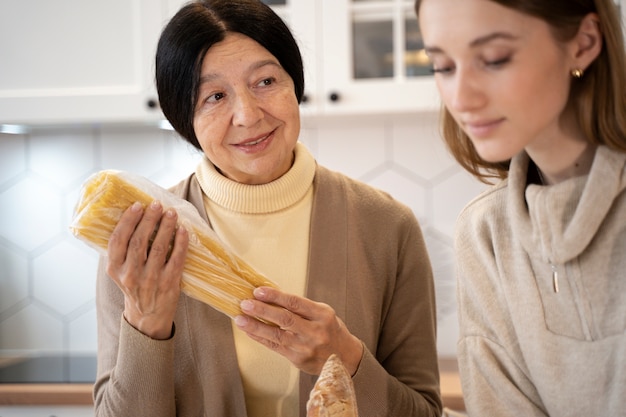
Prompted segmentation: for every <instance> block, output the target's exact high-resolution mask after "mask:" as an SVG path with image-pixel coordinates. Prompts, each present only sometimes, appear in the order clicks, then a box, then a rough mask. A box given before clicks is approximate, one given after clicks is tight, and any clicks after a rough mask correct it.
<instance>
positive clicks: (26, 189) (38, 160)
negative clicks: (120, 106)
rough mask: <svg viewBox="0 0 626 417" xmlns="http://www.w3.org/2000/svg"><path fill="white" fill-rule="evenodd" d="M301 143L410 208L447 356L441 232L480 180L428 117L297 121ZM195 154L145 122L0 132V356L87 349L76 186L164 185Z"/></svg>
mask: <svg viewBox="0 0 626 417" xmlns="http://www.w3.org/2000/svg"><path fill="white" fill-rule="evenodd" d="M301 141H302V142H303V143H304V144H305V145H306V146H307V147H308V148H309V149H310V150H311V152H312V153H313V154H314V155H315V157H316V158H317V160H318V161H319V162H320V163H321V164H323V165H325V166H327V167H328V168H331V169H335V170H337V171H341V172H343V173H345V174H347V175H350V176H352V177H354V178H357V179H360V180H362V181H364V182H367V183H369V184H371V185H373V186H375V187H378V188H380V189H383V190H385V191H387V192H389V193H390V194H392V195H393V196H394V197H395V198H397V199H398V200H400V201H402V202H403V203H405V204H406V205H408V206H409V207H411V208H412V209H413V211H414V212H415V214H416V216H417V217H418V219H419V221H420V223H421V225H422V228H423V231H424V235H425V238H426V243H427V245H428V249H429V252H430V257H431V261H432V265H433V270H434V273H435V279H436V290H437V303H438V305H437V309H438V320H439V323H438V335H439V340H438V348H439V353H440V355H441V356H454V355H455V354H456V337H457V334H458V329H457V327H456V307H455V301H454V287H455V283H454V281H455V278H454V260H453V249H452V232H453V227H454V222H455V219H456V216H457V215H458V213H459V211H460V210H461V209H462V207H463V206H464V205H465V204H466V203H467V202H468V201H469V200H470V199H471V198H473V197H474V196H475V195H477V194H478V193H479V192H480V191H482V190H483V189H484V188H485V186H484V185H483V184H481V183H479V182H478V181H476V180H474V179H473V178H471V177H470V176H469V175H467V174H465V173H464V172H463V171H462V170H461V169H460V168H459V167H458V166H457V165H456V163H455V162H454V160H453V159H452V158H451V157H450V156H449V155H448V154H447V151H446V150H445V148H444V145H443V143H442V141H441V140H440V138H439V136H438V134H437V116H436V115H432V114H427V115H413V116H410V117H409V116H395V117H387V118H374V119H372V118H368V119H363V118H348V119H344V118H342V119H333V120H325V121H307V120H305V121H304V122H303V129H302V135H301ZM199 159H200V155H199V153H198V152H196V151H195V149H193V148H192V147H190V146H189V145H187V144H186V143H185V142H184V141H182V140H181V139H179V138H178V137H176V135H175V134H174V133H172V132H170V131H163V130H158V129H156V128H150V127H132V128H131V127H103V126H98V127H92V128H67V129H59V128H54V129H49V130H45V129H37V130H35V131H33V132H32V133H30V134H26V135H8V134H0V355H2V354H3V353H7V352H13V351H16V350H17V351H23V350H27V351H38V352H39V351H41V352H55V353H94V352H95V351H96V346H97V345H96V317H95V299H94V296H95V271H96V266H97V261H98V258H97V255H96V252H95V251H94V250H93V249H90V248H89V247H87V246H86V245H85V244H84V243H82V242H80V241H78V240H77V239H75V238H74V237H73V236H72V235H71V233H70V232H69V230H68V225H69V223H70V220H71V216H72V211H73V208H74V204H75V203H76V200H77V198H78V193H79V190H80V186H81V185H82V183H83V181H84V180H85V179H86V178H87V177H88V176H89V175H90V174H92V173H93V172H95V171H98V170H101V169H109V168H111V169H120V170H127V171H132V172H134V173H137V174H140V175H143V176H145V177H148V178H150V179H151V180H153V181H154V182H156V183H158V184H160V185H162V186H164V187H168V186H171V185H174V184H175V183H176V182H178V181H179V180H180V179H182V178H184V177H185V176H186V175H188V174H189V173H190V172H192V171H193V170H194V169H195V166H196V164H197V162H198V160H199Z"/></svg>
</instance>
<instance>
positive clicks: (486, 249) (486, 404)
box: [456, 211, 547, 417]
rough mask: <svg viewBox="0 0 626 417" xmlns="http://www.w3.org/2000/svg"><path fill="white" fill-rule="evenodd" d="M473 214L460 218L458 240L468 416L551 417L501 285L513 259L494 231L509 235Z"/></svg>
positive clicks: (461, 343)
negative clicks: (506, 264) (527, 365)
mask: <svg viewBox="0 0 626 417" xmlns="http://www.w3.org/2000/svg"><path fill="white" fill-rule="evenodd" d="M478 212H479V211H476V213H478ZM470 214H471V212H470V213H468V212H465V213H464V214H463V215H461V217H460V218H459V222H458V224H457V236H456V251H457V257H458V273H459V277H458V285H457V292H458V293H457V299H458V303H459V324H460V332H461V334H460V340H459V344H458V360H459V370H460V375H461V383H462V387H463V395H464V399H465V405H466V408H467V411H468V412H469V414H470V415H471V416H474V415H475V416H487V415H494V416H495V415H497V416H503V417H506V416H511V417H514V416H521V415H523V416H536V417H547V413H546V412H545V411H543V405H542V402H541V398H540V396H539V394H538V392H537V390H536V388H535V386H534V385H533V383H532V381H531V380H530V378H529V377H528V372H527V371H526V370H525V369H526V368H525V364H524V357H523V355H522V353H521V351H520V349H519V343H518V340H517V334H516V332H515V328H514V322H513V318H512V317H511V312H510V309H509V308H508V302H507V298H506V294H505V293H504V289H503V288H504V287H503V285H502V282H500V281H501V280H502V279H503V278H504V277H501V266H498V265H499V264H500V263H502V262H510V258H511V256H512V255H511V252H510V251H509V250H507V248H508V247H509V246H508V242H507V241H506V239H500V240H499V239H498V237H497V236H495V235H493V233H492V231H493V230H498V231H499V235H508V234H509V233H508V232H507V231H503V230H502V227H499V228H496V227H495V226H494V225H492V224H488V223H487V222H485V221H483V220H482V219H479V218H477V217H478V216H474V217H473V218H472V217H470ZM493 217H494V216H490V218H492V219H493ZM496 258H498V259H499V260H497V259H496ZM513 296H515V295H513Z"/></svg>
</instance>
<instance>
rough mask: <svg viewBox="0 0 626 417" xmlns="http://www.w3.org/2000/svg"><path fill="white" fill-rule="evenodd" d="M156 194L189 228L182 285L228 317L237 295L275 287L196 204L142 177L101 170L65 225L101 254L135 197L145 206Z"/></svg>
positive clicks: (237, 301)
mask: <svg viewBox="0 0 626 417" xmlns="http://www.w3.org/2000/svg"><path fill="white" fill-rule="evenodd" d="M154 200H158V201H160V202H161V204H162V205H163V208H164V209H169V208H173V209H174V210H176V212H177V213H178V225H179V226H180V225H182V226H184V227H185V228H186V229H187V231H188V232H189V250H188V253H187V259H186V261H185V266H184V270H183V277H182V282H181V291H183V292H184V293H185V294H187V295H188V296H190V297H193V298H195V299H197V300H200V301H202V302H205V303H207V304H209V305H211V306H212V307H214V308H216V309H217V310H219V311H221V312H222V313H224V314H226V315H228V316H229V317H231V318H233V317H235V316H237V315H239V314H241V309H240V307H239V304H240V303H241V301H242V300H244V299H248V298H253V295H252V291H253V290H254V289H255V288H256V287H260V286H270V287H275V288H276V287H277V286H276V284H274V283H273V282H271V281H270V280H269V279H267V278H266V277H264V276H263V275H261V274H259V273H258V272H256V271H255V270H254V269H253V268H252V267H250V266H249V265H248V264H246V263H245V262H244V261H243V260H242V259H241V258H239V257H237V256H236V255H235V254H234V253H232V251H230V250H229V249H228V248H227V247H225V246H224V244H223V243H222V242H220V240H219V238H218V236H217V235H216V234H215V232H214V231H213V229H211V228H210V227H209V225H208V224H207V223H206V221H204V219H203V218H202V217H200V214H199V213H198V211H197V210H196V208H195V207H194V206H193V205H192V204H191V203H189V202H188V201H186V200H183V199H181V198H178V197H176V196H175V195H174V194H172V193H170V192H169V191H167V190H166V189H164V188H162V187H160V186H158V185H157V184H155V183H153V182H151V181H150V180H148V179H147V178H144V177H141V176H138V175H135V174H131V173H129V172H123V171H115V170H104V171H100V172H97V173H95V174H93V175H92V176H91V177H89V178H88V179H87V181H85V183H84V184H83V187H82V190H81V193H80V196H79V200H78V202H77V204H76V207H75V209H74V216H73V219H72V223H71V225H70V230H71V231H72V233H73V234H74V236H76V237H77V238H78V239H80V240H82V241H84V242H85V243H87V244H88V245H89V246H91V247H93V248H95V249H96V250H97V251H98V252H99V253H100V254H102V255H106V251H107V246H108V242H109V238H110V236H111V233H112V232H113V229H114V228H115V226H116V225H117V223H118V221H119V219H120V217H121V216H122V213H123V212H124V211H125V210H126V209H127V208H128V207H130V206H131V205H132V204H134V203H135V202H139V203H141V204H142V205H143V206H144V207H146V206H148V205H149V204H150V203H151V202H152V201H154Z"/></svg>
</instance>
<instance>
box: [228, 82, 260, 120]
mask: <svg viewBox="0 0 626 417" xmlns="http://www.w3.org/2000/svg"><path fill="white" fill-rule="evenodd" d="M262 118H263V109H262V108H261V106H260V103H259V101H258V98H257V97H256V96H255V95H254V94H253V93H252V92H250V91H249V90H247V89H242V90H240V91H239V92H237V94H236V98H235V100H234V103H233V125H235V126H244V127H247V126H253V125H254V124H256V123H257V122H258V121H259V120H261V119H262Z"/></svg>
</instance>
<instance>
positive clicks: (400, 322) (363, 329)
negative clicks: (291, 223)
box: [94, 166, 441, 417]
mask: <svg viewBox="0 0 626 417" xmlns="http://www.w3.org/2000/svg"><path fill="white" fill-rule="evenodd" d="M314 190H315V191H314V192H315V196H314V201H313V210H312V218H311V244H310V257H309V259H310V261H309V273H308V274H309V276H308V288H307V292H306V294H307V297H308V298H310V299H312V300H316V301H320V302H325V303H328V304H329V305H331V306H332V307H333V308H334V309H335V310H336V312H337V314H338V316H339V317H341V319H342V320H343V321H344V322H345V323H346V325H347V327H348V328H349V329H350V331H351V332H352V333H353V334H354V335H356V336H357V337H359V338H360V339H361V340H362V342H363V344H364V346H365V350H364V355H363V359H362V361H361V364H360V367H359V369H358V371H357V373H356V374H355V376H354V384H355V388H356V393H357V402H358V406H359V413H360V416H361V417H367V416H402V417H410V416H438V415H440V413H441V400H440V394H439V376H438V365H437V353H436V317H435V314H436V309H435V294H434V282H433V277H432V271H431V265H430V262H429V259H428V256H427V252H426V246H425V244H424V240H423V237H422V233H421V230H420V228H419V225H418V223H417V221H416V219H415V217H414V215H413V213H412V212H411V210H410V209H409V208H407V207H406V206H404V205H401V204H400V203H398V202H396V201H395V200H393V199H392V198H391V197H389V196H388V195H387V194H385V193H382V192H380V191H377V190H374V189H373V188H371V187H369V186H367V185H364V184H362V183H359V182H357V181H354V180H351V179H349V178H347V177H345V176H343V175H341V174H338V173H334V172H331V171H329V170H327V169H325V168H323V167H319V166H318V167H317V169H316V176H315V180H314ZM172 191H173V192H174V193H175V194H176V195H178V196H180V197H182V198H185V199H187V200H189V201H190V202H192V203H193V204H194V205H195V206H196V207H197V208H198V210H199V212H200V213H201V215H203V216H204V217H205V219H206V212H205V210H204V207H203V203H202V192H201V190H200V187H199V185H198V182H197V180H196V179H195V176H193V175H192V176H191V177H189V178H188V179H187V180H185V181H183V182H181V183H180V184H179V185H177V186H176V187H174V188H173V190H172ZM207 221H208V220H207ZM123 305H124V302H123V295H122V293H121V291H119V289H118V288H117V286H116V285H115V283H114V282H113V281H112V280H111V279H110V278H109V277H107V276H106V274H105V272H104V262H100V270H99V273H98V281H97V314H98V375H97V381H96V384H95V387H94V400H95V405H96V416H100V417H102V416H111V417H112V416H115V417H122V416H133V417H141V416H146V417H159V416H181V417H182V416H184V417H188V416H241V417H244V416H246V410H245V401H244V398H243V388H242V384H241V380H240V376H239V370H238V365H237V359H236V351H235V346H234V341H233V336H232V328H231V323H230V319H229V318H228V317H227V316H225V315H223V314H221V313H219V312H217V311H216V310H214V309H213V308H211V307H209V306H207V305H205V304H203V303H201V302H198V301H196V300H194V299H191V298H189V297H187V296H185V295H181V298H180V301H179V305H178V310H177V313H176V317H175V327H176V330H175V334H174V336H173V337H172V338H171V339H169V340H166V341H155V340H152V339H150V338H148V337H146V336H144V335H143V334H141V333H139V332H138V331H136V330H135V329H134V328H132V327H131V326H130V325H128V324H127V323H126V322H125V321H124V320H123V318H122V311H123ZM316 378H317V377H316V376H311V375H307V374H304V373H301V376H300V416H305V415H306V412H305V404H306V400H307V399H308V395H309V392H310V390H311V388H312V387H313V385H314V383H315V381H316Z"/></svg>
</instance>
